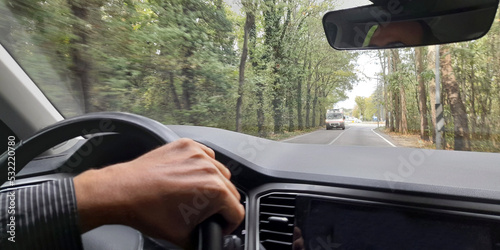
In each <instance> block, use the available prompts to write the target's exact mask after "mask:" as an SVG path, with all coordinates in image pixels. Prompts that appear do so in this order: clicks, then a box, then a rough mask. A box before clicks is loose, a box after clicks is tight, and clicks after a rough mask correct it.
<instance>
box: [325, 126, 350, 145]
mask: <svg viewBox="0 0 500 250" xmlns="http://www.w3.org/2000/svg"><path fill="white" fill-rule="evenodd" d="M349 129H350V128H346V129H345V130H344V131H342V133H340V134H339V135H338V136H337V137H335V139H333V141H331V142H330V143H328V145H332V144H333V143H334V142H335V141H337V140H338V139H339V138H340V136H342V134H344V133H345V132H346V131H347V130H349Z"/></svg>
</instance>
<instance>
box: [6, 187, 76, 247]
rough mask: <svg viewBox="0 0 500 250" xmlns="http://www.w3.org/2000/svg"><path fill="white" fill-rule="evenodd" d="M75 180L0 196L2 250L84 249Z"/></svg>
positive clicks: (17, 190) (22, 189)
mask: <svg viewBox="0 0 500 250" xmlns="http://www.w3.org/2000/svg"><path fill="white" fill-rule="evenodd" d="M77 216H78V215H77V208H76V198H75V191H74V186H73V179H71V178H67V179H62V180H57V181H50V182H45V183H43V184H40V185H37V186H30V187H25V188H18V189H15V190H12V191H8V190H7V191H3V192H1V193H0V249H51V250H52V249H54V250H56V249H77V250H78V249H83V248H82V243H81V237H80V232H79V228H78V218H77Z"/></svg>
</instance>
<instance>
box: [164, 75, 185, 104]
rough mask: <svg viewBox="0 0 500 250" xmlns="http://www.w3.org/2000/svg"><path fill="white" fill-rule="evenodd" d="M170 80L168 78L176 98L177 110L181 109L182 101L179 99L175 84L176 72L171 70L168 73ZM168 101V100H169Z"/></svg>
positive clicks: (173, 96) (172, 93)
mask: <svg viewBox="0 0 500 250" xmlns="http://www.w3.org/2000/svg"><path fill="white" fill-rule="evenodd" d="M168 76H169V80H168V87H169V88H170V93H171V95H172V100H174V104H175V107H176V108H177V110H181V109H182V106H181V101H180V100H179V97H178V96H177V90H176V89H175V84H174V73H173V72H169V73H168ZM167 102H168V100H167Z"/></svg>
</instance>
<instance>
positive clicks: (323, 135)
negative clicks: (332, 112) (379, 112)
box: [284, 123, 396, 147]
mask: <svg viewBox="0 0 500 250" xmlns="http://www.w3.org/2000/svg"><path fill="white" fill-rule="evenodd" d="M376 128H377V124H360V123H352V124H351V123H348V124H346V129H345V130H342V129H332V130H326V129H324V128H323V129H322V130H318V131H314V132H311V133H308V134H303V135H299V136H296V137H293V138H289V139H286V140H284V142H289V143H305V144H328V145H339V146H372V147H396V144H395V143H394V142H393V141H392V140H391V138H389V137H388V136H386V135H384V134H382V133H380V132H376V131H374V129H376Z"/></svg>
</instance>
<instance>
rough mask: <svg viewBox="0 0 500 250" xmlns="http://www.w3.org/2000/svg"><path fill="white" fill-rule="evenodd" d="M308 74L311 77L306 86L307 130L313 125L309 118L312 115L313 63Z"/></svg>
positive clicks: (308, 77) (308, 78)
mask: <svg viewBox="0 0 500 250" xmlns="http://www.w3.org/2000/svg"><path fill="white" fill-rule="evenodd" d="M307 72H309V75H308V76H307V86H306V128H310V127H311V123H310V121H309V117H310V114H311V88H312V83H311V77H312V75H311V61H309V66H308V69H307Z"/></svg>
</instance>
